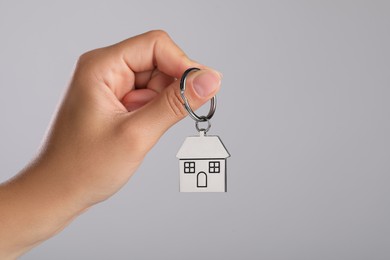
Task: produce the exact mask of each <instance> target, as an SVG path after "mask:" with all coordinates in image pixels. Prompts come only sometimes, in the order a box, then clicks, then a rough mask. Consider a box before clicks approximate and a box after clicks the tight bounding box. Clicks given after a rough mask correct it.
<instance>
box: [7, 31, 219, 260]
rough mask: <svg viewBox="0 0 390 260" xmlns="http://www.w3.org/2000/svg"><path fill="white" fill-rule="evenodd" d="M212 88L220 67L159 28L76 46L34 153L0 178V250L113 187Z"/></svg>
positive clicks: (13, 251)
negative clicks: (189, 52) (82, 48)
mask: <svg viewBox="0 0 390 260" xmlns="http://www.w3.org/2000/svg"><path fill="white" fill-rule="evenodd" d="M190 67H199V68H201V69H202V70H200V71H197V72H193V73H191V74H190V75H189V77H188V79H187V89H186V96H187V98H188V100H189V102H190V104H191V107H193V108H194V109H196V108H198V107H200V106H201V105H202V104H204V103H205V102H206V101H207V100H209V99H210V98H211V97H212V96H214V95H215V94H216V92H217V91H218V89H219V87H220V81H221V77H220V74H219V73H218V72H216V71H214V70H211V69H208V68H206V67H205V66H203V65H200V64H198V63H196V62H194V61H192V60H190V59H189V58H188V57H187V56H186V55H185V54H184V52H183V51H182V50H180V49H179V47H178V46H177V45H176V44H175V43H174V42H173V41H172V40H171V39H170V37H169V36H168V35H167V34H166V33H165V32H162V31H152V32H148V33H145V34H142V35H139V36H136V37H133V38H130V39H128V40H125V41H123V42H120V43H118V44H115V45H112V46H109V47H105V48H101V49H97V50H93V51H90V52H88V53H85V54H83V55H82V56H81V57H80V59H79V61H78V63H77V66H76V69H75V72H74V75H73V77H72V79H71V82H70V84H69V87H68V90H67V92H66V95H65V97H64V99H63V101H62V103H61V106H60V107H59V110H58V113H57V114H56V117H55V120H54V121H53V124H52V126H51V128H50V131H49V133H48V136H47V138H46V141H45V143H44V145H43V147H42V149H41V152H40V153H39V155H38V157H37V159H36V160H35V161H34V162H33V163H32V164H31V165H30V166H28V167H27V168H26V169H25V170H23V171H22V172H21V173H20V174H19V175H17V176H16V177H15V178H14V179H12V180H10V181H9V182H7V183H5V184H3V185H2V186H0V208H1V210H0V212H1V213H0V217H1V220H2V222H0V257H1V256H3V255H4V256H5V257H7V256H9V257H16V256H18V255H20V254H21V253H23V252H24V251H26V250H28V249H29V248H31V247H33V246H34V245H36V244H37V243H39V242H41V241H43V240H45V239H47V238H49V237H50V236H52V235H54V234H55V233H56V232H58V231H59V230H61V229H62V228H63V227H64V226H66V224H67V223H69V222H70V221H71V219H72V218H74V217H75V216H77V215H78V214H80V213H81V212H82V211H84V210H85V209H87V208H88V207H90V206H92V205H94V204H96V203H98V202H101V201H103V200H105V199H107V198H109V197H110V196H111V195H113V194H114V193H115V192H117V191H118V190H119V189H120V188H121V187H122V186H123V185H124V184H125V183H126V182H127V181H128V180H129V178H130V177H131V176H132V174H133V173H134V172H135V170H136V169H137V168H138V166H139V165H140V163H141V162H142V160H143V158H144V157H145V155H146V154H147V152H148V151H149V150H150V149H151V148H152V147H153V145H154V144H155V143H156V142H157V141H158V140H159V138H160V137H161V135H162V134H164V132H165V131H166V130H167V129H168V128H169V127H170V126H172V125H173V124H175V123H176V122H178V121H179V120H181V119H182V118H184V117H185V116H186V115H187V111H186V110H185V108H184V106H183V102H182V99H181V97H180V88H179V81H178V80H177V79H180V77H181V75H182V74H183V72H184V71H185V70H186V69H188V68H190ZM1 252H4V253H3V255H2V253H1Z"/></svg>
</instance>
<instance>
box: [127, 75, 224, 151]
mask: <svg viewBox="0 0 390 260" xmlns="http://www.w3.org/2000/svg"><path fill="white" fill-rule="evenodd" d="M220 85H221V74H220V73H218V72H217V71H214V70H211V69H204V70H198V71H194V72H191V73H190V74H189V75H188V77H187V80H186V91H185V96H186V98H187V99H188V102H189V104H190V107H191V108H192V110H194V111H195V110H196V109H198V108H199V107H200V106H202V105H203V104H204V103H206V102H207V101H208V100H209V99H211V98H212V97H213V96H215V95H216V93H217V92H218V90H219V88H220ZM187 115H188V112H187V110H186V109H185V107H184V101H183V99H182V98H181V95H180V81H179V80H176V81H175V82H173V83H172V84H171V85H170V86H168V87H167V88H166V89H165V90H164V91H163V92H162V93H161V94H160V95H158V96H157V97H156V98H155V99H154V100H153V101H151V102H150V103H148V104H147V105H145V106H143V107H142V108H140V109H139V110H137V111H135V112H134V113H133V114H132V115H131V117H130V118H131V119H129V122H128V123H129V124H131V126H130V125H129V127H132V128H133V129H134V127H135V128H136V129H138V131H137V132H138V133H139V134H140V135H141V136H139V135H138V137H140V138H141V139H144V138H145V139H144V140H143V141H144V142H145V143H144V144H145V145H146V144H147V143H148V144H149V145H146V146H147V147H148V148H149V149H150V148H151V146H153V145H154V143H155V142H157V140H158V139H159V138H160V137H161V135H162V134H163V133H164V132H165V131H166V130H167V129H168V128H170V127H171V126H172V125H174V124H175V123H177V122H178V121H179V120H181V119H183V118H184V117H185V116H187ZM131 132H133V131H131ZM145 148H146V147H145Z"/></svg>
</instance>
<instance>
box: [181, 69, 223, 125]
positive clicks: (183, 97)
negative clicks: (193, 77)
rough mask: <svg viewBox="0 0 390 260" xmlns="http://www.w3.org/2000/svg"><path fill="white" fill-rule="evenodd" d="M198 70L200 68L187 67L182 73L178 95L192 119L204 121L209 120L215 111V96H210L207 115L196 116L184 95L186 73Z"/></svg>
mask: <svg viewBox="0 0 390 260" xmlns="http://www.w3.org/2000/svg"><path fill="white" fill-rule="evenodd" d="M198 70H200V69H199V68H189V69H187V70H186V71H185V72H184V73H183V76H182V77H181V80H180V95H181V98H182V99H183V101H184V107H185V108H186V110H187V111H188V114H189V115H190V116H191V117H192V119H194V120H195V121H196V122H206V121H208V120H210V119H211V118H212V117H213V115H214V113H215V110H216V108H217V96H214V97H212V98H211V100H210V110H209V113H208V114H207V116H198V115H197V114H195V112H194V111H193V110H192V108H191V107H190V104H189V103H188V100H187V98H186V96H185V95H184V92H185V90H186V81H187V76H188V74H189V73H190V72H192V71H198Z"/></svg>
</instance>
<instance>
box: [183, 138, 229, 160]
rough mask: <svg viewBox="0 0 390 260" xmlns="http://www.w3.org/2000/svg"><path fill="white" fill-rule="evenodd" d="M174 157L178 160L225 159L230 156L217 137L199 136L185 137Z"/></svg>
mask: <svg viewBox="0 0 390 260" xmlns="http://www.w3.org/2000/svg"><path fill="white" fill-rule="evenodd" d="M176 157H177V158H179V159H208V158H214V159H217V158H222V159H225V158H228V157H230V154H229V152H228V151H227V150H226V148H225V146H224V145H223V143H222V141H221V139H219V137H218V136H207V135H204V136H202V135H200V136H190V137H187V138H186V140H185V141H184V143H183V145H182V146H181V147H180V150H179V152H178V153H177V155H176Z"/></svg>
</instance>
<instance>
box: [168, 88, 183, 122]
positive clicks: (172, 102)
mask: <svg viewBox="0 0 390 260" xmlns="http://www.w3.org/2000/svg"><path fill="white" fill-rule="evenodd" d="M165 93H166V95H165V97H166V102H167V104H168V107H169V108H170V109H169V110H170V111H171V114H172V116H173V117H175V118H183V117H185V116H186V115H187V110H186V109H185V107H184V104H183V101H182V98H181V96H180V93H179V92H178V91H174V90H171V91H166V92H165Z"/></svg>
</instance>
